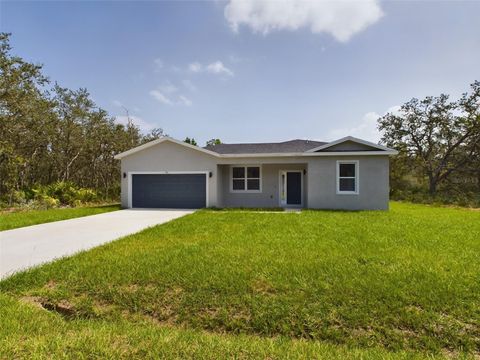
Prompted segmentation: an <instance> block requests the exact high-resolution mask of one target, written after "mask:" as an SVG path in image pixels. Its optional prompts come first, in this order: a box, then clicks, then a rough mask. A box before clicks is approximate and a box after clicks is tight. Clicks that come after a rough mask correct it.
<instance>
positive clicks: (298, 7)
mask: <svg viewBox="0 0 480 360" xmlns="http://www.w3.org/2000/svg"><path fill="white" fill-rule="evenodd" d="M224 15H225V18H226V19H227V21H228V22H229V24H230V27H231V28H232V30H233V31H235V32H237V31H238V29H239V26H240V25H247V26H249V27H250V28H251V29H252V30H253V31H254V32H259V33H262V34H268V33H269V32H271V31H276V30H290V31H294V30H298V29H300V28H303V27H307V28H310V31H311V32H312V33H314V34H319V33H327V34H330V35H332V36H333V37H334V38H335V39H337V40H338V41H341V42H346V41H348V40H349V39H350V38H351V37H352V36H353V35H354V34H356V33H358V32H360V31H362V30H364V29H365V28H367V27H368V26H370V25H372V24H374V23H375V22H377V21H378V20H379V19H380V18H381V17H382V15H383V12H382V10H381V8H380V5H379V0H360V1H358V0H340V1H321V0H317V1H314V0H311V1H305V0H281V1H261V0H230V2H229V3H228V4H227V6H226V7H225V10H224Z"/></svg>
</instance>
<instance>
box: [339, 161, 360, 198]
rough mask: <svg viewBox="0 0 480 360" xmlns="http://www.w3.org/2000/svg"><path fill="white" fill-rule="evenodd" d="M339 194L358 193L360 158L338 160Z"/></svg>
mask: <svg viewBox="0 0 480 360" xmlns="http://www.w3.org/2000/svg"><path fill="white" fill-rule="evenodd" d="M337 194H340V195H357V194H358V160H348V161H347V160H345V161H343V160H342V161H337Z"/></svg>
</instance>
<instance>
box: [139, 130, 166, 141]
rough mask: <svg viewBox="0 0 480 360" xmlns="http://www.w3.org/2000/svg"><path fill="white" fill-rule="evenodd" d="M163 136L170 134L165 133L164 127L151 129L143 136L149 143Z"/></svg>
mask: <svg viewBox="0 0 480 360" xmlns="http://www.w3.org/2000/svg"><path fill="white" fill-rule="evenodd" d="M163 136H168V135H167V134H165V132H164V131H163V129H162V128H154V129H152V130H150V132H149V133H148V134H147V135H145V136H144V137H143V139H142V142H143V143H147V142H149V141H153V140H156V139H160V138H161V137H163Z"/></svg>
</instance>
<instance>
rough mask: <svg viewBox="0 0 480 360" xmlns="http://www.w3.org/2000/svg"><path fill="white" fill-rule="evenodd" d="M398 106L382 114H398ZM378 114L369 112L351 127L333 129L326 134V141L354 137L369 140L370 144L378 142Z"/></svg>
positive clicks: (379, 136) (380, 135) (379, 135)
mask: <svg viewBox="0 0 480 360" xmlns="http://www.w3.org/2000/svg"><path fill="white" fill-rule="evenodd" d="M399 111H400V106H392V107H390V108H388V109H387V111H385V112H384V114H387V113H393V114H398V113H399ZM382 116H383V115H380V114H379V113H377V112H375V111H371V112H368V113H366V114H365V115H363V118H362V119H361V121H360V122H359V123H358V124H356V125H355V126H352V127H349V128H348V127H345V128H338V129H333V130H332V131H330V132H329V133H328V140H336V139H339V138H342V137H344V136H349V135H351V136H355V137H358V138H360V139H364V140H369V141H372V142H375V143H377V142H379V141H380V138H381V137H382V134H381V133H380V132H379V131H378V129H377V120H378V118H380V117H382Z"/></svg>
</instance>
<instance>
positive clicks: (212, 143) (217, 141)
mask: <svg viewBox="0 0 480 360" xmlns="http://www.w3.org/2000/svg"><path fill="white" fill-rule="evenodd" d="M221 143H222V141H221V140H220V139H210V140H208V141H207V143H206V144H205V145H206V146H215V145H220V144H221Z"/></svg>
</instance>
